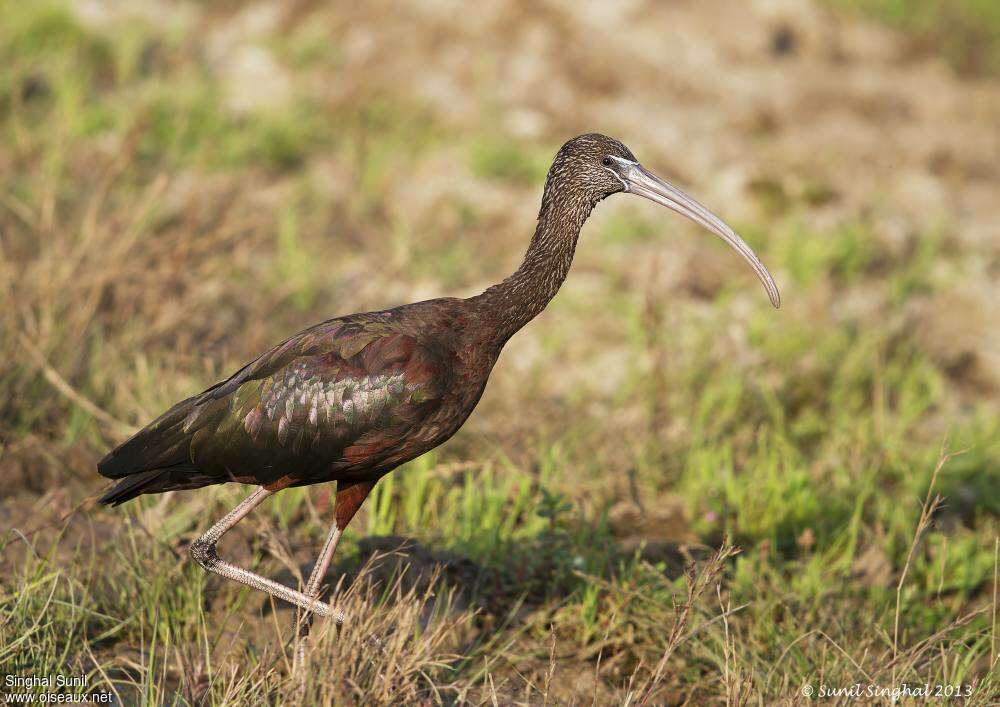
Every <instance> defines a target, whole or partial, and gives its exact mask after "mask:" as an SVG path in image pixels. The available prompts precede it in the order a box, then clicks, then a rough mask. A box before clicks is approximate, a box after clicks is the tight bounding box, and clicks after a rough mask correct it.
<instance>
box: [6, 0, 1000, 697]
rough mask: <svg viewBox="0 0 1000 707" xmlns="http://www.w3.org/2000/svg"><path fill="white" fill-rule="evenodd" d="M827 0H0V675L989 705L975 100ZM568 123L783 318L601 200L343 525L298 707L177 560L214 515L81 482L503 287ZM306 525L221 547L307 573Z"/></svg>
mask: <svg viewBox="0 0 1000 707" xmlns="http://www.w3.org/2000/svg"><path fill="white" fill-rule="evenodd" d="M970 2H971V0H970ZM852 4H853V5H858V3H852ZM878 4H879V6H880V7H881V8H882V10H883V11H885V8H886V7H888V6H889V5H890V3H878ZM834 6H835V3H828V4H824V5H822V6H816V5H812V4H806V3H801V4H780V3H779V4H774V3H767V4H765V5H761V6H756V5H753V6H744V5H742V4H740V5H735V4H732V3H729V2H725V1H724V0H718V1H715V0H713V2H709V3H687V4H684V3H681V4H659V3H645V2H639V3H631V4H619V3H612V4H607V3H603V4H596V3H595V4H577V3H552V4H546V5H545V6H544V7H542V8H539V7H536V6H535V5H534V4H530V5H529V4H527V3H517V2H515V3H498V4H494V5H487V6H484V7H483V8H482V11H481V12H480V13H477V14H476V15H475V16H473V15H472V14H469V13H460V12H455V11H453V9H451V8H449V7H448V6H447V5H445V4H438V3H418V4H412V5H407V6H405V7H402V8H400V7H397V6H395V5H394V6H390V5H388V4H383V3H379V2H375V3H365V4H363V5H360V6H357V7H351V8H348V7H330V6H328V5H326V4H324V3H318V2H311V1H310V0H305V1H302V2H295V3H277V2H270V1H265V2H259V3H254V4H243V3H238V2H236V3H224V4H222V5H218V4H216V5H212V6H205V5H195V4H191V5H187V4H181V3H176V4H175V3H169V4H168V3H159V2H152V1H150V2H145V1H143V2H136V3H129V4H128V6H127V7H126V6H124V5H123V6H121V7H117V6H110V5H109V6H105V5H103V4H97V3H79V4H77V3H70V2H66V3H63V2H59V1H56V0H45V1H43V2H33V3H6V4H0V61H3V62H4V66H5V70H4V71H3V72H2V73H0V137H2V142H0V144H2V145H3V147H2V148H0V296H2V297H3V301H4V304H5V306H4V307H3V308H2V309H0V355H2V356H3V357H4V361H5V362H6V364H7V365H6V366H5V368H4V371H3V373H2V374H0V478H3V479H4V482H5V493H4V495H3V498H2V499H0V531H2V535H0V569H2V574H0V576H2V579H0V673H3V674H16V675H20V676H26V675H45V674H53V675H54V674H60V673H61V674H66V675H87V676H89V683H88V684H89V686H90V689H95V688H96V689H102V690H113V691H115V692H117V693H118V694H119V695H120V697H121V699H122V701H123V702H124V703H126V704H128V703H139V702H142V703H148V704H160V703H164V704H258V703H260V702H261V701H262V700H263V701H266V702H272V703H287V702H290V701H298V702H301V703H317V704H374V703H380V704H388V703H400V702H407V703H427V704H436V703H443V704H465V703H468V704H496V705H501V704H588V703H589V704H609V703H610V704H625V703H628V704H682V703H685V702H687V703H691V704H703V703H711V702H715V703H725V704H732V705H738V704H778V703H784V704H797V703H799V702H800V700H801V695H802V692H801V691H802V688H803V686H805V685H811V686H813V687H814V688H815V689H816V690H819V689H820V687H821V686H822V685H826V686H828V687H837V686H849V685H852V684H854V683H861V684H863V685H869V684H870V685H874V686H877V687H879V688H882V689H885V690H889V691H891V690H892V689H894V688H898V687H899V686H900V685H902V684H903V683H909V684H923V683H925V682H928V683H931V684H932V685H934V684H941V685H953V686H954V685H957V686H960V688H961V689H963V690H965V689H970V690H972V694H971V695H970V696H969V698H968V699H967V703H968V704H988V703H989V702H990V700H991V699H992V698H993V696H994V695H995V694H996V693H997V689H998V687H997V679H998V665H997V661H998V645H1000V644H998V638H997V573H998V566H997V536H998V527H1000V526H998V517H1000V494H998V492H997V489H998V488H1000V476H998V466H997V459H998V458H1000V447H998V440H1000V412H998V410H1000V392H998V391H1000V356H998V354H997V352H998V351H1000V341H998V339H997V336H998V334H997V332H1000V321H998V319H997V316H998V314H997V311H996V307H994V306H993V302H995V301H996V300H997V299H998V297H1000V292H998V285H997V280H996V278H995V277H994V276H993V274H995V272H996V270H997V267H998V264H1000V249H998V246H997V244H998V243H1000V231H998V230H997V229H998V226H997V223H998V222H997V220H996V214H995V201H996V183H997V180H998V179H1000V172H998V165H1000V143H998V140H997V134H996V130H995V126H996V124H997V122H998V121H1000V87H998V85H997V83H996V79H995V78H993V76H994V75H993V74H992V73H990V70H989V69H988V65H987V64H985V63H984V64H982V65H980V64H976V65H975V66H972V67H966V68H967V69H968V72H965V73H963V74H962V75H957V74H955V73H953V72H952V71H951V70H950V69H949V68H948V66H947V64H946V63H945V62H944V61H942V60H940V59H938V58H935V55H934V54H933V53H928V50H927V49H926V47H928V46H929V47H934V46H938V43H936V42H929V43H927V42H925V40H924V39H923V36H924V35H922V34H920V33H926V32H927V31H929V30H927V28H926V27H923V26H922V27H919V28H918V29H917V30H915V31H916V32H917V33H916V34H897V33H892V32H890V31H889V30H887V29H885V28H884V27H880V26H877V25H874V24H870V23H867V22H865V21H864V20H863V19H861V18H859V16H858V15H857V14H851V13H848V14H838V11H836V10H835V9H833V7H834ZM868 6H869V7H870V5H868ZM116 8H117V9H116ZM889 9H890V10H891V9H892V8H891V7H890V8H889ZM975 16H977V17H978V16H979V15H975ZM729 17H733V18H736V17H738V18H739V21H738V22H736V21H731V22H727V21H721V20H720V18H723V19H724V18H729ZM982 17H984V18H986V19H984V20H983V21H982V22H983V23H987V22H988V21H991V20H989V18H990V17H992V15H989V13H987V14H984V15H982ZM904 24H905V23H904ZM984 26H985V24H984ZM990 26H991V25H990ZM983 36H993V35H989V34H988V33H985V34H984V35H983ZM914 37H916V38H917V39H914ZM941 41H943V40H941ZM970 46H971V45H970ZM976 46H977V47H979V46H980V45H976ZM990 47H992V44H989V43H987V49H977V50H976V51H977V52H978V53H977V55H976V56H983V57H986V56H992V55H993V49H992V48H990ZM952 61H955V59H954V58H952ZM976 61H979V60H978V59H977V60H976ZM959 63H960V62H959ZM622 67H627V70H625V69H623V68H622ZM969 72H971V73H972V74H973V77H972V78H969V77H968V75H967V74H968V73H969ZM942 126H948V129H947V130H945V129H942ZM595 129H596V130H601V131H604V132H608V133H610V134H614V135H616V136H619V137H621V138H623V139H624V140H625V141H626V142H627V143H628V144H629V145H630V146H631V147H632V148H633V149H634V150H635V151H636V153H637V154H639V155H640V157H641V158H642V159H643V161H644V162H646V163H647V164H648V165H649V166H651V167H652V168H654V169H655V170H657V171H658V172H661V173H663V174H664V175H665V176H668V177H670V178H672V179H674V180H675V181H678V182H679V183H681V184H682V185H683V186H685V187H686V188H688V189H689V190H690V191H692V192H693V193H695V194H697V195H698V196H699V197H700V198H701V199H703V200H704V201H705V202H706V203H708V204H710V205H711V206H712V207H713V208H714V209H715V210H717V211H718V212H719V213H720V214H722V215H723V216H724V217H725V218H726V219H727V220H728V221H731V222H732V223H733V224H734V225H735V226H737V230H739V231H740V232H741V233H742V234H743V235H745V236H746V237H747V239H748V240H749V241H750V242H752V243H753V245H754V247H755V248H756V249H757V250H758V252H759V253H760V254H761V256H762V258H763V260H764V261H765V262H766V263H767V264H768V265H769V267H770V268H771V269H772V271H773V272H774V273H775V275H776V277H777V279H778V281H779V284H781V286H782V294H783V296H784V297H783V299H784V304H783V308H782V309H781V310H780V311H779V312H777V313H775V312H773V311H771V310H770V309H769V305H768V303H767V300H766V298H765V297H764V296H763V294H762V293H761V292H759V291H758V288H757V286H756V283H755V282H754V281H753V279H752V276H751V275H750V274H749V273H747V272H745V270H746V269H745V268H744V267H743V266H742V264H741V263H740V262H739V260H738V259H737V258H735V257H734V256H733V255H732V253H730V252H728V251H726V250H724V249H723V248H722V247H721V246H718V244H715V243H712V242H711V241H710V240H709V239H708V238H706V237H704V236H703V235H702V234H700V233H698V232H697V231H696V230H695V229H694V228H693V227H690V226H687V225H685V224H683V223H681V222H680V221H679V220H677V219H672V218H670V217H669V216H666V215H665V214H663V213H660V212H657V211H656V210H654V209H653V208H652V207H649V208H646V207H645V206H643V205H642V204H637V203H632V202H630V200H629V199H627V198H625V197H619V198H617V199H613V200H610V201H609V202H608V203H607V204H604V205H602V206H601V208H600V209H599V210H598V213H597V214H596V215H595V217H594V219H593V221H592V223H590V224H588V226H587V229H586V231H585V233H584V237H583V239H582V241H581V246H580V249H579V253H578V256H577V262H576V264H575V265H574V270H573V272H572V273H571V275H570V278H569V280H568V282H567V284H566V285H565V287H564V289H563V291H562V292H561V293H560V295H559V296H558V297H557V298H556V300H555V301H554V302H553V304H552V305H551V306H550V308H549V310H548V311H547V312H546V313H545V314H544V315H543V316H542V319H541V320H540V321H538V322H536V323H534V324H533V325H531V326H529V327H528V328H527V329H526V330H525V331H524V332H522V333H520V334H519V335H518V336H517V337H515V338H514V339H513V340H512V342H511V343H510V345H509V347H508V349H507V350H506V352H505V354H504V357H503V359H502V360H501V362H500V364H499V365H498V367H497V370H496V372H495V374H494V378H493V380H492V381H491V384H490V387H489V389H488V391H487V393H486V395H485V397H484V399H483V401H482V403H481V405H480V408H479V409H478V410H477V412H476V414H475V415H474V416H473V418H472V419H470V421H469V423H468V425H467V426H466V428H465V429H464V430H463V432H462V433H461V434H460V435H458V436H457V437H456V439H455V440H453V441H452V442H450V443H449V444H448V445H446V446H445V447H443V448H442V449H441V450H438V451H437V452H435V453H433V454H431V455H428V456H427V457H425V458H423V459H421V460H417V461H416V462H414V463H413V464H411V465H409V466H408V467H407V468H405V469H401V470H399V471H398V472H396V473H394V474H393V475H392V476H390V477H389V478H387V479H386V480H385V481H384V482H382V483H380V485H379V487H378V488H377V489H376V493H375V494H374V495H373V497H372V498H371V499H370V500H369V502H368V503H367V505H366V507H365V509H363V511H362V513H361V515H360V516H359V518H358V519H357V520H356V521H355V523H354V525H353V526H352V528H351V529H350V531H349V533H348V536H347V537H346V539H345V544H344V547H343V548H342V552H341V553H340V554H339V555H338V558H337V561H338V564H337V566H336V567H335V568H334V571H333V572H332V573H331V580H334V581H335V578H337V577H340V576H343V577H344V579H343V584H342V585H341V586H340V589H339V590H338V593H337V595H336V600H337V601H338V602H339V603H341V604H342V605H343V606H344V607H345V608H346V610H347V612H348V615H349V616H350V617H351V621H349V622H348V623H347V624H346V625H345V626H344V627H343V628H342V629H340V630H336V629H334V628H332V627H328V626H322V625H319V624H318V625H317V627H316V650H315V651H314V653H313V654H312V656H311V674H312V675H313V679H312V680H310V681H309V682H308V683H306V684H305V685H304V686H303V685H302V684H300V683H299V682H298V681H296V680H295V679H294V678H293V677H292V676H291V675H290V661H291V653H290V648H289V639H290V631H291V624H292V617H291V615H290V612H289V611H288V610H287V609H285V608H283V607H271V606H270V605H268V604H265V603H264V602H263V601H262V599H261V597H259V596H257V595H255V594H252V593H249V592H246V591H243V590H242V589H240V588H238V587H234V586H231V585H230V584H229V583H224V582H220V581H216V579H215V578H210V577H206V576H205V574H204V573H203V572H201V571H200V570H199V569H198V568H196V567H192V566H191V563H190V562H188V560H187V557H186V553H185V548H186V545H187V543H188V542H190V540H191V539H192V538H194V537H196V536H197V534H199V533H200V532H201V531H203V530H204V528H205V527H207V526H208V525H209V524H210V523H211V522H212V521H214V520H215V519H216V518H217V517H219V516H220V515H221V514H222V513H223V512H224V511H225V509H226V508H227V507H230V506H232V505H233V504H234V503H235V502H236V501H237V500H238V499H239V498H240V496H241V494H242V493H243V491H242V490H241V489H227V488H217V489H211V490H208V491H206V492H204V493H190V494H186V493H177V494H167V495H164V496H162V497H157V498H146V499H143V500H142V501H141V502H139V503H136V504H131V506H130V507H126V508H123V509H119V510H117V511H109V510H107V509H101V508H95V507H94V505H93V499H94V498H95V497H96V495H97V494H98V493H100V491H102V490H103V488H104V483H105V482H104V480H103V479H100V478H99V477H98V476H97V474H96V472H95V470H94V464H95V461H96V459H98V458H99V457H100V455H101V454H102V453H103V452H104V451H105V450H106V449H107V448H108V447H109V446H110V445H111V444H113V443H114V442H116V441H118V440H120V439H121V438H122V437H123V436H124V435H125V434H126V432H127V430H129V429H132V428H134V427H135V426H137V425H141V424H143V423H145V422H146V421H148V420H149V419H151V418H152V417H153V416H154V415H155V414H156V413H157V412H159V411H160V410H162V409H163V408H164V407H165V406H167V405H169V404H170V403H172V402H174V401H175V400H177V399H179V398H181V397H183V396H185V395H188V394H191V393H193V392H196V391H197V390H200V389H202V388H204V387H205V386H207V385H208V384H210V383H212V382H214V381H215V380H217V379H219V378H220V377H222V376H223V375H225V374H226V373H228V372H230V371H232V370H233V369H234V368H236V367H237V366H238V365H240V364H241V363H243V362H245V361H246V360H248V359H249V358H250V357H252V356H253V355H255V354H256V353H258V352H259V351H260V350H263V349H264V348H265V347H267V346H269V345H271V344H273V343H274V342H275V341H277V340H280V339H281V338H282V337H283V336H286V335H287V334H289V333H292V332H294V331H296V330H299V329H301V328H303V327H304V326H307V325H309V324H311V323H314V322H315V321H319V320H321V319H324V318H326V317H329V316H332V315H336V314H341V313H346V312H352V311H360V310H366V309H376V308H382V307H386V306H391V305H395V304H399V303H402V302H406V301H413V300H417V299H421V298H426V297H433V296H439V295H467V294H472V293H474V292H477V291H480V290H481V289H483V288H484V287H485V286H486V285H488V284H489V283H491V282H493V281H496V280H498V279H499V278H501V277H503V276H504V275H506V274H507V272H508V271H510V270H511V269H512V268H513V267H514V266H515V265H516V263H517V261H518V259H519V257H520V255H521V252H522V250H523V248H524V246H525V244H526V241H527V237H528V234H529V233H530V229H531V227H532V222H533V218H534V215H535V212H536V209H537V201H538V192H539V189H540V186H541V179H542V177H543V175H544V171H545V168H546V165H547V161H548V160H549V159H550V157H551V155H552V154H553V153H554V151H555V150H556V149H557V147H558V145H559V144H560V142H561V141H562V140H563V139H565V138H566V137H567V136H569V135H572V134H575V133H578V132H582V131H584V130H595ZM945 438H947V439H948V440H949V444H950V445H951V447H950V448H954V449H965V450H966V451H965V452H964V453H963V454H961V455H960V456H953V457H950V458H949V457H948V456H947V455H946V456H945V457H942V456H941V454H940V446H941V440H942V439H945ZM328 495H329V490H328V489H323V488H316V489H308V490H289V491H286V492H282V493H281V494H278V495H277V497H276V498H274V499H272V500H271V501H269V502H268V503H267V504H266V506H264V507H263V508H262V510H261V511H260V512H259V513H255V514H253V515H251V516H250V517H249V518H248V519H247V521H246V523H244V524H241V526H240V527H239V528H238V529H237V531H234V533H233V534H232V535H233V536H234V537H232V538H230V537H229V536H227V540H226V544H225V547H224V548H223V552H224V554H226V555H227V556H230V557H233V558H234V561H236V562H239V563H242V564H244V565H247V566H253V567H255V568H257V569H258V570H259V571H261V572H263V573H266V574H268V575H270V576H277V577H282V578H283V580H284V581H289V582H293V581H295V578H297V577H300V576H301V575H302V574H303V573H306V574H308V563H309V562H311V561H312V560H313V559H314V555H315V553H316V552H317V551H318V548H319V544H320V543H321V540H322V537H323V535H324V533H325V531H326V528H327V525H328V519H329V515H330V512H329V499H328ZM244 525H246V527H243V526H244ZM726 538H732V541H733V542H734V543H737V544H738V545H739V546H740V547H741V548H742V549H743V551H742V552H741V553H740V554H739V555H735V554H733V553H732V551H731V547H730V546H729V545H728V544H727V543H726V541H724V539H726ZM401 544H403V545H405V546H404V547H403V548H402V549H399V546H400V545H401ZM717 548H718V549H717ZM372 635H377V636H379V637H380V638H381V641H382V647H381V648H378V647H376V646H375V644H374V643H373V642H372V640H371V638H370V637H371V636H372ZM0 689H2V688H0ZM303 690H305V693H303V692H302V691H303ZM890 698H891V692H889V693H886V694H880V695H878V696H877V699H876V701H879V700H880V701H882V702H888V701H889V699H890Z"/></svg>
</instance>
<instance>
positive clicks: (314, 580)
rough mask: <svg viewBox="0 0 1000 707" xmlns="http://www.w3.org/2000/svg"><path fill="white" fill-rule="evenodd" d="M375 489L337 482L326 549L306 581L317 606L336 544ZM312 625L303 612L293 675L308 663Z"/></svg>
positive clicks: (308, 593)
mask: <svg viewBox="0 0 1000 707" xmlns="http://www.w3.org/2000/svg"><path fill="white" fill-rule="evenodd" d="M374 486H375V482H374V481H360V482H358V481H356V482H353V483H352V482H344V481H338V482H337V493H336V496H335V497H334V502H333V525H332V526H331V528H330V533H329V534H328V535H327V536H326V542H325V543H324V544H323V549H322V550H321V551H320V554H319V558H318V559H317V560H316V565H315V566H314V567H313V570H312V572H311V573H310V574H309V580H308V581H307V582H306V587H305V594H306V596H308V597H310V598H311V599H312V600H313V601H314V602H316V603H317V604H318V603H319V601H318V599H319V592H320V588H321V585H322V582H323V578H324V577H325V576H326V571H327V570H328V569H329V568H330V562H331V560H333V553H334V552H336V551H337V545H338V544H339V543H340V538H341V536H342V535H343V533H344V528H346V527H347V524H348V523H350V522H351V519H352V518H354V514H355V513H357V512H358V509H359V508H361V504H362V503H364V501H365V499H366V498H368V494H369V493H370V492H371V490H372V488H373V487H374ZM316 613H319V612H316ZM338 623H339V622H338ZM311 625H312V617H311V616H310V615H308V614H305V613H304V612H303V611H299V612H298V616H297V617H296V620H295V626H296V634H297V637H298V642H297V645H296V647H295V662H294V664H293V672H298V670H299V668H300V667H301V666H302V664H303V662H304V660H305V649H306V642H307V640H308V638H309V629H310V628H311Z"/></svg>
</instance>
